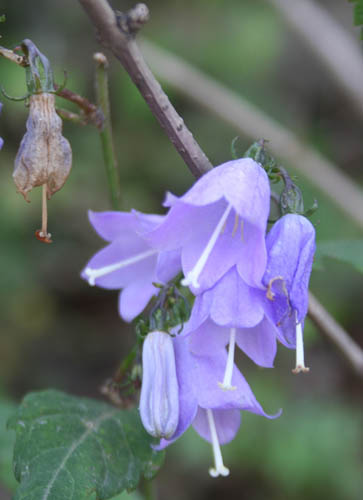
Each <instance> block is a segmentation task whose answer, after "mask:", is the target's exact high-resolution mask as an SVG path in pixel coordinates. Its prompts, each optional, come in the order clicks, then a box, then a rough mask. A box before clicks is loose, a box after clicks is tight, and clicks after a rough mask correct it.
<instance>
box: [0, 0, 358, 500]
mask: <svg viewBox="0 0 363 500" xmlns="http://www.w3.org/2000/svg"><path fill="white" fill-rule="evenodd" d="M320 3H321V4H323V5H324V6H325V7H326V8H327V9H328V10H329V12H330V13H331V14H332V15H333V16H334V17H335V18H336V19H337V21H338V22H339V23H341V24H342V25H344V26H345V27H346V29H347V30H348V31H350V32H351V33H352V36H353V37H355V38H356V39H358V38H359V29H358V28H353V27H352V16H353V15H352V5H351V4H349V3H348V2H345V1H342V0H329V1H327V0H325V1H322V2H320ZM131 5H132V3H130V2H126V1H124V2H121V0H120V1H114V2H113V6H114V7H115V8H118V9H120V10H125V9H127V8H128V7H130V6H131ZM148 5H149V7H150V10H151V14H152V17H151V20H150V22H149V23H148V25H147V26H145V28H144V30H143V35H145V36H147V37H149V38H150V39H152V40H153V41H155V42H157V43H158V44H160V45H161V46H163V47H165V48H167V49H169V50H171V51H174V52H175V53H176V54H178V55H180V56H183V57H185V59H186V60H188V61H190V62H192V63H194V64H195V65H196V66H197V67H199V68H200V69H202V70H204V71H205V72H207V73H208V74H210V75H212V76H214V77H215V78H216V79H217V80H219V81H221V82H223V83H225V84H226V85H227V86H229V87H230V88H231V89H234V90H235V91H236V92H238V93H240V94H241V95H242V96H244V97H246V98H248V99H249V100H250V101H251V102H253V103H254V104H255V105H257V106H258V107H260V108H261V109H263V110H264V111H265V112H267V113H268V114H270V115H271V116H273V117H274V118H275V119H276V120H278V121H279V122H280V123H281V124H283V125H284V126H286V127H287V128H289V129H292V130H294V131H295V132H296V133H297V134H298V136H299V137H300V138H302V139H304V140H305V141H307V143H310V144H311V146H312V147H315V148H317V149H318V150H319V151H321V152H322V153H323V154H324V155H326V156H327V157H328V158H330V159H331V160H332V161H333V162H335V163H336V164H337V165H339V167H340V168H341V169H342V170H343V171H344V172H345V173H346V174H347V175H349V176H351V177H352V178H353V179H355V180H356V182H357V183H361V182H362V169H361V165H362V159H363V149H362V141H361V135H362V118H361V115H359V114H358V112H357V111H356V110H355V109H354V108H353V107H352V105H351V103H350V102H348V101H347V100H346V98H345V96H344V95H343V94H342V93H341V91H340V90H339V89H337V87H336V85H335V83H334V81H333V80H332V78H331V77H330V74H328V73H327V71H326V70H325V69H324V68H323V67H322V66H321V64H320V62H319V60H318V59H317V58H316V56H315V55H314V54H313V53H312V52H311V51H310V50H309V49H308V48H306V46H304V44H303V43H302V42H301V41H300V40H299V39H298V38H297V37H296V35H295V34H294V32H293V31H292V30H291V29H290V28H289V27H287V26H286V24H285V22H284V21H283V19H282V18H281V17H280V15H279V13H278V12H277V11H276V10H274V9H273V7H272V5H271V4H270V3H269V2H268V1H267V0H258V1H253V0H244V1H243V2H242V1H240V0H229V1H228V2H225V1H222V0H208V1H207V0H193V1H184V2H179V1H176V0H173V1H168V2H162V1H157V0H151V1H150V2H149V3H148ZM3 12H4V13H5V14H6V16H7V21H6V23H5V24H2V25H1V33H2V39H1V44H2V45H4V46H7V47H14V46H16V45H17V44H18V43H19V42H20V41H21V40H22V39H24V38H31V39H32V40H33V41H34V42H35V43H36V44H37V45H38V47H39V48H40V50H41V51H43V52H44V53H45V54H46V55H47V57H48V58H49V59H50V61H51V63H52V65H53V68H54V72H55V75H56V79H57V81H58V82H61V81H62V79H63V70H64V69H66V70H67V72H68V75H69V78H68V83H67V87H68V88H70V89H72V90H74V91H75V92H78V93H80V94H82V95H84V96H87V97H88V98H90V99H93V98H94V88H93V69H94V68H93V61H92V54H93V52H94V51H96V50H99V49H100V48H99V46H98V45H97V42H96V40H95V36H94V32H93V29H92V27H91V26H90V24H89V21H88V19H87V18H86V16H85V14H84V12H83V11H82V10H81V7H80V6H79V4H78V2H75V1H71V0H63V1H62V2H49V1H46V0H36V1H34V2H22V1H20V0H12V1H10V0H5V5H4V2H2V5H1V10H0V14H1V13H3ZM110 62H111V67H110V92H111V98H112V114H113V123H114V137H115V145H116V149H117V155H118V158H119V165H120V173H121V179H122V196H123V204H124V208H125V209H126V210H128V209H130V208H131V207H135V208H137V209H139V210H144V211H148V212H158V213H161V212H162V209H161V208H160V203H161V201H162V199H163V196H164V193H165V191H166V190H170V191H172V192H174V193H176V194H181V193H182V192H183V191H184V190H185V189H187V188H188V187H189V186H190V185H191V184H192V182H193V178H192V176H191V174H190V173H189V171H188V169H187V168H186V166H185V165H184V164H183V162H182V160H181V159H180V158H179V156H178V155H177V153H176V152H175V150H174V149H173V146H172V145H171V144H170V143H169V142H168V140H167V138H166V136H165V135H164V133H163V131H162V130H161V129H160V127H159V125H158V123H157V122H156V120H155V118H154V117H153V116H152V115H151V113H150V111H149V109H148V108H147V106H146V105H145V103H144V102H143V100H142V98H141V97H140V96H139V94H138V92H137V90H136V89H135V88H134V87H133V85H132V84H131V83H130V81H129V77H128V76H127V74H126V73H125V72H124V70H123V69H122V68H121V66H120V65H119V63H118V62H117V61H116V60H114V59H113V58H112V56H111V55H110ZM0 83H1V84H2V85H3V86H4V87H5V89H6V90H7V92H8V93H10V94H12V95H21V94H24V93H25V80H24V71H23V70H22V69H21V68H18V67H16V66H15V65H13V64H11V63H10V62H8V61H5V60H0ZM166 90H167V92H168V94H169V96H170V98H171V100H172V102H173V103H174V104H175V106H176V108H177V109H178V111H179V112H180V113H181V115H182V116H183V117H184V119H185V122H186V123H187V124H188V126H189V127H190V129H191V130H192V131H193V133H194V134H195V137H196V139H197V140H198V142H199V143H200V144H201V146H202V148H203V149H204V150H205V152H206V153H207V155H208V156H209V158H210V159H211V161H212V163H213V164H215V165H217V164H219V163H221V162H224V161H226V160H228V159H229V158H230V143H231V140H232V139H233V138H234V137H235V136H236V135H237V132H236V131H235V130H234V129H233V128H232V127H227V126H226V125H225V124H223V123H221V122H220V121H219V120H218V119H216V118H215V117H213V116H211V115H209V114H208V112H206V111H204V110H203V109H201V108H198V106H196V105H195V104H193V103H191V102H189V101H188V100H187V99H185V98H184V97H183V96H181V95H180V94H177V93H175V92H174V91H172V90H171V89H169V88H167V86H166ZM3 102H4V107H3V112H2V115H1V117H0V136H2V137H3V138H4V140H5V145H4V148H3V150H2V152H1V156H0V165H1V168H0V191H1V194H0V227H1V245H0V248H1V250H0V255H1V259H0V268H1V271H0V276H1V279H0V297H1V300H0V318H1V333H0V358H1V363H0V393H1V394H2V398H1V401H2V402H1V405H0V421H1V422H5V421H6V418H7V416H8V415H9V414H10V413H11V411H12V407H13V404H14V403H17V402H18V401H19V400H20V398H21V397H23V396H24V395H25V394H26V393H27V392H29V391H32V390H36V389H44V388H48V387H53V388H58V389H61V390H64V391H68V392H70V393H72V394H76V395H77V394H79V395H86V396H92V397H96V398H101V397H102V396H101V394H100V390H99V389H100V387H101V386H102V384H103V383H104V381H105V380H106V379H107V378H108V377H110V376H111V375H112V373H113V372H114V370H115V368H116V367H117V365H118V362H119V361H120V359H121V358H122V357H123V356H124V355H125V354H126V353H127V351H128V349H129V348H130V347H131V346H132V345H133V341H134V333H133V330H132V328H131V327H130V326H129V325H125V324H124V323H122V322H121V320H120V318H119V316H118V314H117V292H110V291H106V290H101V289H97V288H91V287H89V286H88V285H87V283H85V282H84V281H82V280H81V279H80V276H79V274H80V270H81V269H82V268H83V266H84V265H85V264H86V262H87V260H88V259H89V258H90V257H91V255H93V253H94V252H95V251H97V250H98V249H100V248H101V246H102V245H103V243H102V241H101V240H100V239H99V238H98V237H97V236H96V235H95V234H94V232H93V231H92V228H91V227H90V224H89V223H88V220H87V210H88V209H92V210H107V209H109V208H110V205H109V200H108V191H107V182H106V177H105V172H104V167H103V162H102V156H101V150H100V143H99V137H98V133H97V131H96V129H95V128H92V127H91V126H89V127H85V128H81V127H79V126H76V125H74V124H71V123H65V124H64V135H65V136H66V137H67V138H68V139H69V140H70V142H71V144H72V148H73V155H74V160H73V171H72V173H71V176H70V178H69V180H68V181H67V183H66V185H65V187H64V188H63V189H62V190H61V191H60V192H59V193H58V194H56V195H55V196H54V198H53V199H52V200H51V202H50V203H49V217H50V222H49V229H50V231H51V232H52V234H53V237H54V243H53V244H52V245H42V244H40V243H39V242H38V241H36V239H35V238H34V237H33V234H34V230H35V229H37V228H39V227H40V203H41V201H40V200H41V194H40V190H39V189H36V190H34V192H32V194H31V200H32V201H31V204H29V205H28V204H26V203H25V202H24V200H23V199H22V198H21V196H20V195H18V194H17V193H16V192H15V188H14V185H13V182H12V178H11V173H12V168H13V161H14V156H15V154H16V150H17V147H18V145H19V142H20V140H21V137H22V135H23V133H24V130H25V121H26V117H27V109H26V108H25V107H24V105H23V104H22V103H15V102H10V101H6V100H5V99H3ZM58 102H59V104H60V105H61V106H63V107H64V106H67V104H65V103H64V102H61V100H59V101H58ZM240 144H241V147H242V148H244V149H246V148H247V147H248V146H249V142H248V140H247V139H245V138H243V137H241V142H240ZM284 166H285V167H286V168H289V169H290V168H291V169H292V170H291V171H292V172H293V173H294V170H293V167H294V166H293V165H284ZM298 184H299V185H300V186H301V187H303V188H304V194H305V197H306V199H307V200H308V201H312V200H313V198H315V197H316V198H318V199H319V201H320V209H319V211H318V212H317V214H316V215H314V217H313V219H312V220H313V222H314V224H315V225H316V230H317V238H318V241H323V240H325V239H340V238H354V237H357V236H358V232H357V228H356V227H355V225H354V224H353V223H351V222H350V221H349V220H347V219H346V217H345V216H344V215H343V214H342V213H341V212H340V211H339V210H338V209H337V208H335V207H334V206H333V205H332V204H331V203H330V202H329V201H327V200H326V199H325V198H324V197H323V196H322V195H320V194H319V191H318V190H317V188H315V187H314V188H312V186H310V185H309V183H308V181H306V179H304V178H303V177H300V176H299V177H298ZM176 229H177V228H176ZM311 288H312V290H313V291H314V293H315V294H316V295H317V296H318V297H319V299H320V300H321V301H322V302H323V304H324V305H325V306H326V307H327V308H328V309H329V311H330V312H331V313H332V314H334V316H335V317H336V318H337V319H338V320H339V321H341V322H342V323H343V324H344V326H345V327H346V328H347V329H348V330H349V332H350V333H351V334H352V336H353V337H354V338H356V340H358V341H361V337H360V335H361V324H362V323H361V304H362V279H361V276H359V275H357V273H356V272H355V271H354V270H353V268H351V267H349V266H348V265H345V264H342V263H337V262H335V261H333V260H326V261H325V269H324V271H315V272H314V273H313V275H312V279H311ZM293 356H294V354H293V352H287V351H286V350H283V349H280V350H279V352H278V356H277V359H276V368H275V369H274V370H261V369H257V368H256V367H255V366H253V365H252V363H250V362H249V361H248V360H247V359H245V358H242V357H241V359H240V366H241V369H242V371H243V372H244V374H245V375H246V376H247V379H248V381H249V382H250V384H251V386H252V388H253V390H254V391H255V394H256V396H257V397H258V399H259V401H260V402H261V403H262V404H263V406H264V408H265V409H266V410H267V411H268V412H275V411H276V410H278V409H279V408H280V407H283V408H284V413H283V415H282V417H281V418H280V419H278V420H276V421H272V422H270V421H266V420H264V419H262V418H260V417H257V416H255V415H249V414H246V415H245V414H244V415H243V425H242V427H241V430H240V432H239V434H238V438H237V439H236V440H235V441H234V442H233V443H231V444H229V445H226V446H225V447H224V456H225V462H226V464H228V465H229V466H230V468H231V475H230V477H229V478H228V479H223V480H217V481H216V480H212V479H211V478H209V476H208V473H207V469H208V466H209V465H210V463H211V453H210V449H209V444H208V443H205V442H203V441H202V440H201V439H200V438H199V437H198V436H197V435H196V434H195V433H194V431H193V430H191V431H189V432H188V433H187V434H186V436H184V437H183V438H182V439H180V440H179V442H178V443H176V444H175V445H173V446H172V447H171V448H170V450H169V451H168V454H167V460H166V465H165V467H164V469H163V470H162V471H161V473H160V474H159V476H158V479H157V482H158V486H157V488H158V490H159V492H160V498H161V499H162V498H169V496H170V495H172V496H173V498H175V500H179V499H180V500H184V499H187V498H188V499H197V498H198V499H202V498H209V499H214V498H221V497H222V496H228V497H229V498H231V499H234V498H236V499H237V498H238V499H240V500H241V499H245V498H246V499H247V498H251V497H252V498H254V500H259V499H265V498H266V497H268V498H270V499H276V500H278V499H279V500H280V499H282V498H289V499H296V500H300V499H301V500H302V499H305V498H309V499H310V500H314V499H320V498H330V499H331V500H338V499H343V498H344V499H347V500H353V499H357V498H359V493H360V491H361V489H360V488H361V487H362V485H361V477H360V473H361V470H360V468H361V459H362V449H361V446H360V445H361V437H362V436H361V411H360V410H361V407H360V402H361V400H360V398H361V390H362V384H361V381H360V380H359V379H358V378H356V376H355V375H354V374H353V373H352V371H351V369H350V368H349V366H348V365H347V364H346V362H345V361H344V360H343V359H342V358H341V356H340V354H339V353H337V351H336V350H335V348H334V347H332V346H331V345H330V344H329V343H328V342H327V341H326V340H325V338H323V337H322V336H321V335H320V334H319V332H318V331H316V330H315V328H314V327H313V326H312V324H311V323H310V321H307V323H306V358H307V364H308V365H309V366H310V368H311V371H310V373H309V374H308V375H301V376H294V375H292V373H291V367H292V366H293V363H294V359H293ZM11 446H12V435H11V433H6V431H5V429H4V425H2V427H1V429H0V483H2V484H3V486H4V493H2V492H1V489H0V499H1V500H3V499H4V500H5V499H6V498H8V495H7V493H6V492H5V491H6V490H11V489H13V488H14V484H15V483H14V479H13V478H12V473H11V469H10V460H11ZM2 495H3V496H2Z"/></svg>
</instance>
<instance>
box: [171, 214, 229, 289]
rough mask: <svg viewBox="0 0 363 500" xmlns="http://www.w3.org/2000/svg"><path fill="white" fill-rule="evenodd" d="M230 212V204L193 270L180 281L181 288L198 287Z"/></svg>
mask: <svg viewBox="0 0 363 500" xmlns="http://www.w3.org/2000/svg"><path fill="white" fill-rule="evenodd" d="M231 210H232V205H230V204H229V205H227V208H226V209H225V211H224V212H223V215H222V217H221V218H220V220H219V222H218V224H217V226H216V228H215V229H214V231H213V233H212V236H211V237H210V238H209V240H208V243H207V245H206V247H205V249H204V250H203V252H202V254H201V256H200V257H199V259H198V261H197V263H196V264H195V266H194V267H193V269H192V270H191V271H189V273H188V274H187V276H186V277H185V278H184V279H183V280H182V281H181V284H182V285H183V286H189V285H192V286H193V287H194V288H199V287H200V285H199V282H198V279H199V276H200V274H201V272H202V271H203V269H204V266H205V264H206V262H207V260H208V257H209V256H210V254H211V252H212V250H213V248H214V245H215V244H216V242H217V240H218V237H219V235H220V233H221V231H222V228H223V226H224V224H225V222H226V221H227V218H228V215H229V213H230V211H231Z"/></svg>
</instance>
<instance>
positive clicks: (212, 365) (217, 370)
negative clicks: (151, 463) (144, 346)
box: [140, 333, 279, 476]
mask: <svg viewBox="0 0 363 500" xmlns="http://www.w3.org/2000/svg"><path fill="white" fill-rule="evenodd" d="M173 347H174V354H175V367H176V376H177V381H178V389H177V390H175V394H176V393H177V394H178V398H179V418H178V424H177V426H176V429H175V432H174V433H173V434H172V435H171V436H169V438H168V439H162V440H161V442H160V445H159V446H158V447H157V448H158V449H162V448H165V447H166V446H168V445H169V444H170V443H172V442H173V441H175V440H176V439H177V438H178V437H180V436H181V434H183V433H184V432H185V430H186V429H187V428H188V427H189V426H190V425H193V426H194V427H195V429H196V431H197V432H198V433H199V434H200V435H201V436H202V437H203V438H204V439H207V440H208V441H210V442H211V443H212V447H213V453H214V460H215V467H214V468H212V469H211V471H210V473H211V475H212V476H217V475H227V474H228V472H229V471H228V469H227V468H226V467H224V465H223V460H222V455H221V450H220V444H224V443H227V442H229V441H230V440H231V439H233V437H234V436H235V434H236V433H237V430H238V428H239V425H240V415H239V411H240V410H246V411H250V412H252V413H256V414H258V415H263V416H265V417H267V418H274V417H276V416H278V415H279V414H278V415H275V416H270V415H268V414H266V413H265V412H264V410H263V409H262V407H261V405H260V404H259V403H258V401H257V400H256V398H255V396H254V394H253V392H252V391H251V388H250V387H249V385H248V383H247V382H246V380H245V378H244V377H243V375H242V374H241V372H240V371H239V370H238V369H237V367H235V368H234V370H233V375H232V383H233V385H234V386H235V388H236V389H235V390H234V391H225V390H222V389H221V388H220V385H219V381H220V380H221V378H222V377H223V373H224V367H225V364H226V358H227V353H226V351H225V349H220V350H218V351H216V352H214V353H213V354H212V355H209V353H207V355H203V356H201V355H196V354H194V353H193V352H192V350H191V348H190V337H189V336H185V335H184V334H183V333H182V334H180V335H177V336H175V337H174V338H173ZM170 358H171V357H170ZM146 373H148V372H146ZM165 376H166V373H165ZM150 380H151V379H149V381H147V382H146V383H147V385H148V384H149V383H150ZM151 383H152V380H151ZM154 383H155V382H154ZM143 384H144V380H143ZM149 393H150V394H152V390H149ZM169 401H171V398H169ZM146 406H147V404H146ZM149 407H150V403H149ZM140 409H141V405H140ZM175 409H176V405H175V407H174V411H175ZM171 414H173V415H174V412H173V411H172V412H171Z"/></svg>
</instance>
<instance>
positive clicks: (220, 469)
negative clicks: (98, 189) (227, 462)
mask: <svg viewBox="0 0 363 500" xmlns="http://www.w3.org/2000/svg"><path fill="white" fill-rule="evenodd" d="M206 412H207V419H208V424H209V430H210V435H211V439H212V448H213V456H214V467H211V468H210V469H209V474H210V475H211V476H212V477H218V476H228V475H229V469H227V467H225V466H224V464H223V458H222V452H221V447H220V445H219V440H218V435H217V429H216V424H215V422H214V417H213V412H212V410H210V409H209V408H208V409H207V410H206Z"/></svg>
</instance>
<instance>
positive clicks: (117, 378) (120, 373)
mask: <svg viewBox="0 0 363 500" xmlns="http://www.w3.org/2000/svg"><path fill="white" fill-rule="evenodd" d="M138 351H139V344H136V345H134V347H133V348H132V349H131V351H130V352H129V353H128V355H127V356H126V358H125V359H123V360H122V362H121V364H120V366H119V367H118V369H117V371H116V373H115V375H114V376H113V380H114V382H117V383H120V382H122V379H123V378H124V376H125V374H126V373H127V371H128V370H129V368H130V366H131V365H132V363H133V362H134V360H135V358H136V356H137V353H138Z"/></svg>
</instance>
